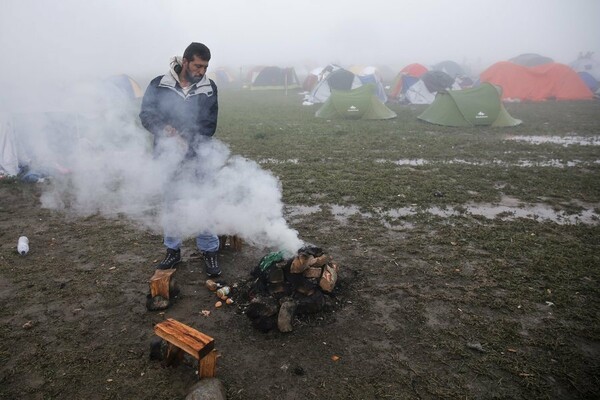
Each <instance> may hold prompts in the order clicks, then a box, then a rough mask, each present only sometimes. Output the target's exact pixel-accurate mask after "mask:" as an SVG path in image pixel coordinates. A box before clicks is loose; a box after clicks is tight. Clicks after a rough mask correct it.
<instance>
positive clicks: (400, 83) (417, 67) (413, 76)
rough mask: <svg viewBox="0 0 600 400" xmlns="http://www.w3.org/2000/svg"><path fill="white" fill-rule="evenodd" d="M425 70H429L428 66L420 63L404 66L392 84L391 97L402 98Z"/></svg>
mask: <svg viewBox="0 0 600 400" xmlns="http://www.w3.org/2000/svg"><path fill="white" fill-rule="evenodd" d="M425 72H427V67H425V66H424V65H422V64H419V63H413V64H408V65H407V66H405V67H404V68H402V69H401V70H400V72H399V73H398V75H397V76H396V79H395V80H394V83H393V84H392V89H391V90H390V97H391V98H393V99H398V98H400V97H401V95H404V94H405V93H406V91H407V90H408V88H410V87H411V86H412V85H413V84H414V83H415V82H417V81H418V80H419V78H420V77H421V76H422V75H423V74H424V73H425Z"/></svg>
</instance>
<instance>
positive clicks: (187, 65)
mask: <svg viewBox="0 0 600 400" xmlns="http://www.w3.org/2000/svg"><path fill="white" fill-rule="evenodd" d="M207 69H208V61H205V60H203V59H201V58H200V57H198V56H194V58H192V59H191V60H190V61H188V60H186V59H185V58H184V59H183V70H184V72H185V78H186V79H187V80H188V82H190V83H198V82H200V80H201V79H202V77H203V76H204V74H206V70H207Z"/></svg>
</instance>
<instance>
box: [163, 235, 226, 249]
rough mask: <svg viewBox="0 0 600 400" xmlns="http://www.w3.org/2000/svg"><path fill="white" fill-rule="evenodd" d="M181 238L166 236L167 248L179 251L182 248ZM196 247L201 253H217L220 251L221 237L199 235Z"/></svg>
mask: <svg viewBox="0 0 600 400" xmlns="http://www.w3.org/2000/svg"><path fill="white" fill-rule="evenodd" d="M181 242H182V240H181V238H180V237H175V236H166V235H165V240H164V243H165V246H167V247H168V248H169V249H175V250H178V249H179V248H180V247H181ZM196 246H198V250H200V251H211V252H212V251H217V250H219V237H218V236H217V235H213V234H210V233H205V234H199V235H198V236H196Z"/></svg>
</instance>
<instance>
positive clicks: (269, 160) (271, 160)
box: [258, 158, 298, 164]
mask: <svg viewBox="0 0 600 400" xmlns="http://www.w3.org/2000/svg"><path fill="white" fill-rule="evenodd" d="M258 163H259V164H298V159H297V158H290V159H287V160H278V159H276V158H262V159H260V160H258Z"/></svg>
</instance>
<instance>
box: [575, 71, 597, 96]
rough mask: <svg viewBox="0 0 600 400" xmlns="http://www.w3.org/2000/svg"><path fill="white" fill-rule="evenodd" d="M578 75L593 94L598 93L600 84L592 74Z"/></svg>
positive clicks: (582, 73) (583, 72)
mask: <svg viewBox="0 0 600 400" xmlns="http://www.w3.org/2000/svg"><path fill="white" fill-rule="evenodd" d="M577 75H579V77H580V78H581V80H582V81H583V82H584V83H585V85H586V86H587V87H588V88H589V89H590V90H591V91H592V92H594V93H596V92H598V89H600V82H598V81H597V80H596V79H595V78H594V77H593V76H592V75H591V74H589V73H587V72H585V71H581V72H578V73H577Z"/></svg>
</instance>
